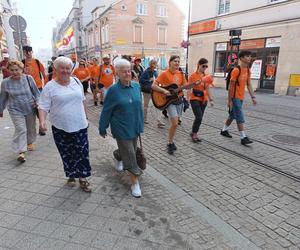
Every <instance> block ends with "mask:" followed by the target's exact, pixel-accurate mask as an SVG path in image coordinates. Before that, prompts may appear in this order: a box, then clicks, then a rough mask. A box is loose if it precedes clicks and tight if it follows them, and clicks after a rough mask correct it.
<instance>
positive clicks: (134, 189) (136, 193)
mask: <svg viewBox="0 0 300 250" xmlns="http://www.w3.org/2000/svg"><path fill="white" fill-rule="evenodd" d="M131 194H132V196H133V197H135V198H140V197H141V196H142V191H141V188H140V184H139V183H138V182H137V183H135V184H133V185H131Z"/></svg>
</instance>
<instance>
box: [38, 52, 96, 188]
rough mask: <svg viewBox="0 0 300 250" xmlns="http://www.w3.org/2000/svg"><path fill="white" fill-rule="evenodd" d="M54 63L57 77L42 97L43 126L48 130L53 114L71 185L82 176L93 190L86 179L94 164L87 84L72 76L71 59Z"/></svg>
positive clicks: (83, 185) (55, 134) (54, 131)
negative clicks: (89, 135) (85, 89)
mask: <svg viewBox="0 0 300 250" xmlns="http://www.w3.org/2000/svg"><path fill="white" fill-rule="evenodd" d="M53 65H54V70H55V71H56V78H55V79H53V80H51V81H50V82H48V83H47V85H46V86H45V87H44V88H43V92H42V93H41V97H40V100H39V117H40V129H41V130H42V131H46V130H47V124H46V116H47V114H48V113H49V117H50V122H51V124H52V134H53V138H54V141H55V144H56V147H57V149H58V151H59V154H60V156H61V158H62V161H63V165H64V172H65V175H66V177H67V178H68V181H67V184H68V185H69V186H75V185H76V178H78V179H79V184H80V187H81V189H82V190H83V191H85V192H91V188H90V184H89V182H88V181H87V179H86V178H87V177H89V176H90V175H91V166H90V161H89V142H88V134H87V128H88V122H87V117H86V112H85V103H84V102H85V95H84V92H83V86H82V84H81V82H80V81H79V80H78V79H77V78H74V77H71V72H72V61H71V59H69V58H67V57H58V58H57V59H56V60H55V61H54V62H53Z"/></svg>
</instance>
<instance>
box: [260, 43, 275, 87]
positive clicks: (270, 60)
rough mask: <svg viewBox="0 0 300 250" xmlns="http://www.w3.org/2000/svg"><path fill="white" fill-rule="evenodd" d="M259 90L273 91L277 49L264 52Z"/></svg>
mask: <svg viewBox="0 0 300 250" xmlns="http://www.w3.org/2000/svg"><path fill="white" fill-rule="evenodd" d="M264 54H265V55H264V56H263V59H264V60H263V67H262V74H261V79H260V89H264V90H271V91H274V87H275V80H276V74H277V65H278V55H279V48H268V49H265V50H264Z"/></svg>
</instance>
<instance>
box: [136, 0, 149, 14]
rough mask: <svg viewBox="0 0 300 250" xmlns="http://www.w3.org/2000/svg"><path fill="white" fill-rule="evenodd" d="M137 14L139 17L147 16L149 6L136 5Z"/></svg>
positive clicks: (143, 4)
mask: <svg viewBox="0 0 300 250" xmlns="http://www.w3.org/2000/svg"><path fill="white" fill-rule="evenodd" d="M136 14H137V15H147V4H145V3H137V4H136Z"/></svg>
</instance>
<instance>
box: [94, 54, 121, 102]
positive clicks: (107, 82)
mask: <svg viewBox="0 0 300 250" xmlns="http://www.w3.org/2000/svg"><path fill="white" fill-rule="evenodd" d="M115 75H116V72H115V68H114V66H112V65H111V64H110V57H109V55H104V56H103V64H101V65H100V66H98V68H97V80H96V83H97V84H96V91H98V92H100V93H101V96H100V104H101V105H103V100H104V98H105V96H106V92H107V90H108V88H109V87H110V86H111V85H112V84H113V83H114V77H115Z"/></svg>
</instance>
